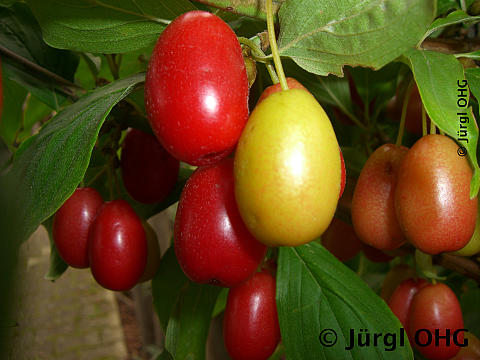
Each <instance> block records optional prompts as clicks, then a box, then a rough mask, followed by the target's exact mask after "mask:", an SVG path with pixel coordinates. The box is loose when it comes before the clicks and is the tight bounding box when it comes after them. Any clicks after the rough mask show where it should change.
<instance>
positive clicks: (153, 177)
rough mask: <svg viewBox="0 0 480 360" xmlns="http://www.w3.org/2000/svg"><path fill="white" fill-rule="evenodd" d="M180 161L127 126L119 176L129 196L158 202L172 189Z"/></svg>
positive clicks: (150, 136)
mask: <svg viewBox="0 0 480 360" xmlns="http://www.w3.org/2000/svg"><path fill="white" fill-rule="evenodd" d="M179 167H180V163H179V161H178V160H177V159H175V158H174V157H173V156H171V155H170V154H169V153H168V152H167V151H166V150H165V149H164V148H163V147H162V145H160V143H159V142H158V140H157V138H156V137H155V136H153V135H151V134H148V133H146V132H143V131H140V130H137V129H130V130H129V131H128V133H127V136H125V140H124V143H123V149H122V158H121V169H122V179H123V183H124V184H125V188H126V189H127V191H128V193H129V194H130V196H131V197H132V198H133V199H135V200H137V201H138V202H141V203H147V204H148V203H154V202H160V201H162V200H163V199H165V198H166V197H167V195H168V194H169V193H170V192H171V191H172V189H173V187H174V186H175V183H176V181H177V178H178V170H179Z"/></svg>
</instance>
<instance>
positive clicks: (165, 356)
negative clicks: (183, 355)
mask: <svg viewBox="0 0 480 360" xmlns="http://www.w3.org/2000/svg"><path fill="white" fill-rule="evenodd" d="M156 360H174V359H173V356H172V355H171V354H170V353H169V352H168V351H167V350H163V352H162V353H161V354H160V355H159V356H157V357H156Z"/></svg>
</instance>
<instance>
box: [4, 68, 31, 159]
mask: <svg viewBox="0 0 480 360" xmlns="http://www.w3.org/2000/svg"><path fill="white" fill-rule="evenodd" d="M2 83H3V100H4V101H3V111H2V114H1V117H2V118H1V121H0V136H1V137H2V138H3V140H4V141H5V143H6V144H7V146H8V148H9V149H10V150H14V144H13V143H14V141H15V136H16V134H17V131H18V130H19V129H20V127H21V124H22V117H23V111H22V106H23V103H24V102H25V98H26V96H27V92H26V90H25V89H24V88H23V87H21V86H20V85H18V84H17V83H16V82H14V81H11V80H10V79H9V78H7V77H6V76H3V78H2Z"/></svg>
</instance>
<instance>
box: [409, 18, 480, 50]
mask: <svg viewBox="0 0 480 360" xmlns="http://www.w3.org/2000/svg"><path fill="white" fill-rule="evenodd" d="M479 21H480V16H470V15H468V14H467V13H465V12H463V11H461V10H457V11H454V12H452V13H450V14H448V15H447V16H446V17H444V18H440V19H437V20H435V21H434V22H433V23H432V25H430V27H429V28H428V30H427V32H426V33H425V35H423V37H422V39H421V40H420V41H419V42H418V43H419V44H421V43H422V42H423V40H425V39H426V38H427V37H429V36H430V35H431V34H432V33H434V32H435V31H438V30H440V29H443V28H445V27H447V26H451V25H456V24H461V23H464V24H469V25H473V24H475V23H477V22H479Z"/></svg>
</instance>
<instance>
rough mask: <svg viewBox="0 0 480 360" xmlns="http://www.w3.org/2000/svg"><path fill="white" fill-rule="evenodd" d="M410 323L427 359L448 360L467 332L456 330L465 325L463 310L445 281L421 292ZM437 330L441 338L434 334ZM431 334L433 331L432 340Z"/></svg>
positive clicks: (417, 344) (412, 311)
mask: <svg viewBox="0 0 480 360" xmlns="http://www.w3.org/2000/svg"><path fill="white" fill-rule="evenodd" d="M408 326H409V331H408V333H409V334H410V336H411V337H414V345H415V347H416V348H417V349H418V350H419V351H420V353H421V354H422V355H423V356H425V357H426V358H427V359H430V360H447V359H450V358H452V357H454V356H455V355H456V354H457V353H458V352H459V351H460V347H459V346H458V345H457V344H462V343H463V335H464V332H463V331H458V332H457V330H460V329H463V328H464V323H463V315H462V309H461V308H460V303H459V302H458V299H457V297H456V296H455V293H454V292H453V291H452V290H451V289H450V288H449V287H448V286H447V285H445V284H442V283H437V284H435V285H429V286H426V287H424V288H422V289H421V290H420V291H418V293H417V294H416V295H415V296H414V298H413V301H412V305H411V308H410V313H409V320H408ZM435 332H437V333H438V335H440V336H441V337H438V336H437V337H435ZM428 333H430V334H432V337H431V341H429V335H428ZM443 337H446V338H443ZM435 339H437V340H438V342H437V343H436V341H435Z"/></svg>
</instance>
